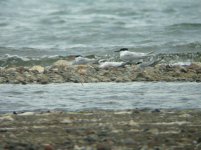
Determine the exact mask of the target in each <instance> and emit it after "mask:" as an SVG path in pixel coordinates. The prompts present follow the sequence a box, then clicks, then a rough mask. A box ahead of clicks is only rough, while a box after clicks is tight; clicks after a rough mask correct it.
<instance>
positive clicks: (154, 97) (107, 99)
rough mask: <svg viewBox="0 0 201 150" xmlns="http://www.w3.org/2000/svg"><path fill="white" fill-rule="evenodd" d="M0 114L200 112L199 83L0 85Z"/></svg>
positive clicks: (200, 90)
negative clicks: (134, 110)
mask: <svg viewBox="0 0 201 150" xmlns="http://www.w3.org/2000/svg"><path fill="white" fill-rule="evenodd" d="M0 103H1V105H0V113H4V112H10V111H36V110H42V111H44V110H64V111H80V110H86V109H88V110H89V109H112V110H123V109H134V108H151V109H152V108H153V109H154V108H159V109H160V108H164V109H186V108H188V109H192V108H193V109H195V108H201V83H194V82H184V83H182V82H178V83H167V82H158V83H150V82H149V83H146V82H134V83H86V84H84V85H82V84H78V83H65V84H49V85H37V84H31V85H8V84H3V85H0Z"/></svg>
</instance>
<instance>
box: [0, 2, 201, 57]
mask: <svg viewBox="0 0 201 150" xmlns="http://www.w3.org/2000/svg"><path fill="white" fill-rule="evenodd" d="M200 6H201V1H200V0H193V1H191V0H185V1H183V0H140V1H137V0H127V1H123V0H97V1H93V0H84V1H82V0H73V1H72V0H59V1H58V0H47V1H41V0H34V1H33V0H20V1H16V0H1V1H0V31H1V34H0V55H5V54H10V55H18V56H24V57H25V56H26V57H41V56H54V55H59V56H66V55H71V54H83V55H89V54H98V55H106V54H111V55H112V54H113V51H114V50H116V49H118V48H120V47H128V48H130V49H131V50H133V51H143V52H146V51H152V50H153V51H155V52H156V53H176V52H179V53H185V52H191V53H194V52H201V41H200V39H201V17H200V14H201V9H200Z"/></svg>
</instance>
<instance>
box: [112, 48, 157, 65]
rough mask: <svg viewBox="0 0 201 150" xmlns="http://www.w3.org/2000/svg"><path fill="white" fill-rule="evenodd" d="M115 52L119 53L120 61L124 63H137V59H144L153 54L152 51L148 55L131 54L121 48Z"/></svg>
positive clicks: (126, 49)
mask: <svg viewBox="0 0 201 150" xmlns="http://www.w3.org/2000/svg"><path fill="white" fill-rule="evenodd" d="M115 52H120V59H121V60H122V61H124V62H133V61H139V59H143V58H146V57H147V56H150V54H152V53H153V51H152V52H149V53H140V52H131V51H128V48H121V49H120V50H117V51H115Z"/></svg>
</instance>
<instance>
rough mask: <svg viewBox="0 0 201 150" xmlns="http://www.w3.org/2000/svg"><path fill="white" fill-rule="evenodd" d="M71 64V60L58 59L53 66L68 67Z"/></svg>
mask: <svg viewBox="0 0 201 150" xmlns="http://www.w3.org/2000/svg"><path fill="white" fill-rule="evenodd" d="M69 65H70V62H69V61H66V60H58V61H56V62H55V63H53V65H52V66H53V67H57V68H59V67H68V66H69Z"/></svg>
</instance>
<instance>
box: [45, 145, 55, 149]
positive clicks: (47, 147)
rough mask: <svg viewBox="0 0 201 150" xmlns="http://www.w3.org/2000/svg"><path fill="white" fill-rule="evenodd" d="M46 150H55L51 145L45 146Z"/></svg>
mask: <svg viewBox="0 0 201 150" xmlns="http://www.w3.org/2000/svg"><path fill="white" fill-rule="evenodd" d="M44 150H54V148H53V146H52V145H50V144H44Z"/></svg>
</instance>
